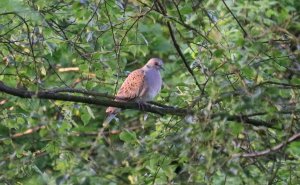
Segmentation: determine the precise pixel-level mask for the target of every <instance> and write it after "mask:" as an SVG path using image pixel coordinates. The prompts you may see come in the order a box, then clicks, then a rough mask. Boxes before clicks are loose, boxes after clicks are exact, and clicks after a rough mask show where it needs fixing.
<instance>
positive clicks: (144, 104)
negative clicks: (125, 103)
mask: <svg viewBox="0 0 300 185" xmlns="http://www.w3.org/2000/svg"><path fill="white" fill-rule="evenodd" d="M137 103H138V105H139V109H140V110H142V111H144V110H145V108H146V107H147V106H148V104H147V103H146V102H137Z"/></svg>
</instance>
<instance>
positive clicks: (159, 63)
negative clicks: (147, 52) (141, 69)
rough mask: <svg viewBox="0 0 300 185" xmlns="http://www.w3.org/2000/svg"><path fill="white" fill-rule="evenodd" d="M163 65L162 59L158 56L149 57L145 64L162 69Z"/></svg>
mask: <svg viewBox="0 0 300 185" xmlns="http://www.w3.org/2000/svg"><path fill="white" fill-rule="evenodd" d="M163 65H164V63H163V61H162V60H161V59H159V58H151V59H150V60H149V61H148V62H147V64H146V66H147V67H148V68H154V69H157V70H160V69H162V70H164V68H163Z"/></svg>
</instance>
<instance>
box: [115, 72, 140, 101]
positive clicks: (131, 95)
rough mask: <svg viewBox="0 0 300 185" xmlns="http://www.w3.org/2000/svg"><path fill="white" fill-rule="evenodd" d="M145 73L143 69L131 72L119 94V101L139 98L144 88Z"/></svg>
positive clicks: (117, 98) (117, 96)
mask: <svg viewBox="0 0 300 185" xmlns="http://www.w3.org/2000/svg"><path fill="white" fill-rule="evenodd" d="M144 82H145V73H144V71H143V70H142V69H137V70H135V71H133V72H131V73H130V74H129V75H128V77H127V78H126V79H125V81H124V82H123V84H122V86H121V87H120V89H119V91H118V93H117V95H116V100H117V101H122V100H124V101H132V100H134V99H136V98H138V97H139V96H140V94H141V92H142V90H143V87H144Z"/></svg>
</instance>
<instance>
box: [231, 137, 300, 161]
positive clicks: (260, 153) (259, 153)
mask: <svg viewBox="0 0 300 185" xmlns="http://www.w3.org/2000/svg"><path fill="white" fill-rule="evenodd" d="M299 138H300V132H299V133H296V134H294V135H292V136H291V137H290V138H288V140H286V141H284V142H282V143H279V144H278V145H275V146H274V147H272V148H269V149H266V150H263V151H257V152H251V153H238V154H233V155H232V158H239V157H244V158H251V157H262V156H265V155H268V154H271V153H274V152H277V151H278V150H280V149H281V148H283V147H284V146H286V145H287V144H290V143H291V142H293V141H296V140H297V139H299Z"/></svg>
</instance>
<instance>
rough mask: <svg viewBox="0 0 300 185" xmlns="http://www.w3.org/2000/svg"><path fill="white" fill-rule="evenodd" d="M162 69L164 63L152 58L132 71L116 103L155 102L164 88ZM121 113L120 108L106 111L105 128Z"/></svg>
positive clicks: (119, 92)
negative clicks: (155, 98)
mask: <svg viewBox="0 0 300 185" xmlns="http://www.w3.org/2000/svg"><path fill="white" fill-rule="evenodd" d="M161 69H163V61H162V60H161V59H159V58H151V59H150V60H149V61H148V62H147V63H146V65H144V66H143V67H142V68H140V69H136V70H134V71H132V72H131V73H130V74H129V75H128V77H127V78H126V79H125V81H124V82H123V84H122V85H121V87H120V89H119V91H118V93H117V95H116V98H115V101H125V102H126V101H134V102H138V103H145V102H148V101H151V100H153V99H154V97H155V96H156V95H157V94H158V93H159V92H160V89H161V87H162V78H161V75H160V70H161ZM120 111H121V109H120V108H116V107H108V108H107V109H106V113H107V114H108V116H107V118H106V120H105V121H104V123H103V126H107V125H108V123H109V122H110V121H111V120H112V119H113V118H115V116H116V114H117V113H119V112H120Z"/></svg>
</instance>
